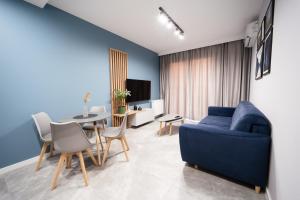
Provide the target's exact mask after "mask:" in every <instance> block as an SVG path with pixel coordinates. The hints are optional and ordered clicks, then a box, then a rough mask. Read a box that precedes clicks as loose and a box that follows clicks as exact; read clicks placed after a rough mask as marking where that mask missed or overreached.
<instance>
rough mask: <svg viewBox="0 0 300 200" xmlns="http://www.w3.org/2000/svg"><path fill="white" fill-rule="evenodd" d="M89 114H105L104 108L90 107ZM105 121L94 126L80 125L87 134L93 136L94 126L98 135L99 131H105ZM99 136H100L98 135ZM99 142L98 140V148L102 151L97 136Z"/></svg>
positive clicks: (89, 124) (88, 124)
mask: <svg viewBox="0 0 300 200" xmlns="http://www.w3.org/2000/svg"><path fill="white" fill-rule="evenodd" d="M89 112H91V113H104V112H106V109H105V106H92V107H91V108H90V111H89ZM106 123H107V122H106V119H103V120H100V121H97V122H96V125H94V123H84V124H83V125H82V128H83V130H84V131H85V132H86V133H87V134H88V135H90V134H93V133H94V132H95V126H96V128H97V130H98V133H100V131H101V130H104V129H105V124H106ZM99 135H100V134H99ZM99 140H100V146H101V149H102V151H103V144H102V140H101V135H100V136H99Z"/></svg>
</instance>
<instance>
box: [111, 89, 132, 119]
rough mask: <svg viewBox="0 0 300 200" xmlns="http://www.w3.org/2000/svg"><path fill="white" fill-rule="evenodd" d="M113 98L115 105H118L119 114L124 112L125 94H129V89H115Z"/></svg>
mask: <svg viewBox="0 0 300 200" xmlns="http://www.w3.org/2000/svg"><path fill="white" fill-rule="evenodd" d="M114 95H115V98H116V100H117V105H118V113H119V114H124V113H125V112H126V105H125V104H124V103H125V102H124V100H125V99H126V97H127V96H130V95H131V94H130V91H128V90H127V89H125V90H124V91H123V90H120V89H117V90H115V92H114Z"/></svg>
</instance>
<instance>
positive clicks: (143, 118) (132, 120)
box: [128, 108, 154, 126]
mask: <svg viewBox="0 0 300 200" xmlns="http://www.w3.org/2000/svg"><path fill="white" fill-rule="evenodd" d="M151 121H154V112H153V109H152V108H143V109H142V110H138V111H135V110H134V114H132V115H130V117H128V124H129V125H131V126H140V125H142V124H145V123H147V122H151Z"/></svg>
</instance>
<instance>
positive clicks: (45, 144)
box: [35, 142, 49, 171]
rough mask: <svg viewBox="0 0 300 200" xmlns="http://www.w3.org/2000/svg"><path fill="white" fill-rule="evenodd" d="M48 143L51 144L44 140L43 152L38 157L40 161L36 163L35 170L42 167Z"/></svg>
mask: <svg viewBox="0 0 300 200" xmlns="http://www.w3.org/2000/svg"><path fill="white" fill-rule="evenodd" d="M48 145H49V144H48V143H47V142H44V144H43V147H42V150H41V153H40V157H39V159H38V162H37V163H36V167H35V171H38V170H39V169H40V167H41V163H42V160H43V157H44V155H45V152H46V150H47V147H48Z"/></svg>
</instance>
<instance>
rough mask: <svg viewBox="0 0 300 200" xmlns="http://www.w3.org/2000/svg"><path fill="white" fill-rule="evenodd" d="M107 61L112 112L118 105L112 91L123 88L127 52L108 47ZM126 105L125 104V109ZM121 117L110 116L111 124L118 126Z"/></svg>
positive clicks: (113, 112)
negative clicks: (108, 64)
mask: <svg viewBox="0 0 300 200" xmlns="http://www.w3.org/2000/svg"><path fill="white" fill-rule="evenodd" d="M109 63H110V88H111V91H110V92H111V110H112V114H115V113H117V112H118V105H117V102H116V101H115V98H114V91H115V90H116V89H121V90H125V81H126V79H127V76H128V54H127V53H126V52H123V51H120V50H117V49H109ZM123 103H124V104H125V103H126V102H125V101H124V102H123ZM127 108H128V105H127V104H126V109H127ZM121 122H122V118H120V117H114V116H112V125H113V126H119V125H120V124H121Z"/></svg>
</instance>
